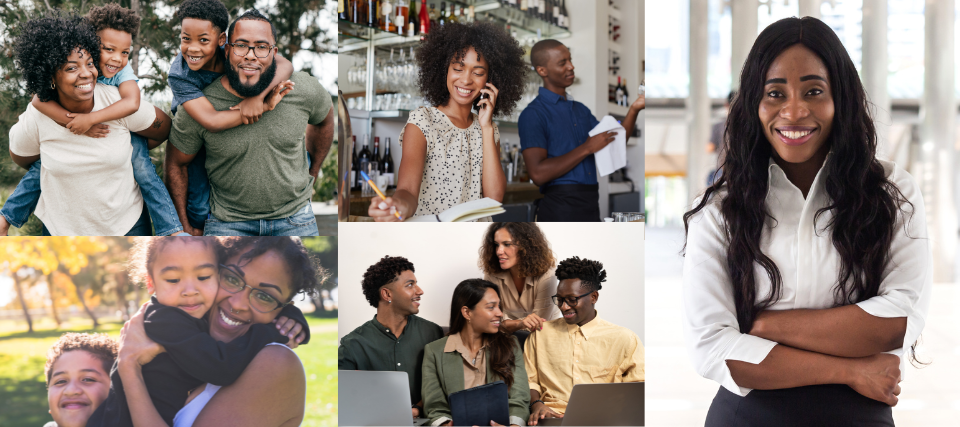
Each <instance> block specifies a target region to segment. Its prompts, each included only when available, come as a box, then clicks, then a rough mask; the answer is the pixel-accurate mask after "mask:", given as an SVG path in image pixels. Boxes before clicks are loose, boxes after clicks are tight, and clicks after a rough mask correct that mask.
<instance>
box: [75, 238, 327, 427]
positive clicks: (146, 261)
mask: <svg viewBox="0 0 960 427" xmlns="http://www.w3.org/2000/svg"><path fill="white" fill-rule="evenodd" d="M133 254H134V255H133V257H132V264H133V267H134V271H136V272H137V273H135V275H137V276H139V277H140V278H143V279H145V280H146V283H147V288H148V290H150V291H152V292H153V293H154V295H153V296H152V297H150V302H149V303H147V307H146V311H145V316H144V324H143V326H144V329H145V331H146V333H147V336H148V337H150V339H151V340H153V341H154V342H156V343H157V344H159V345H161V346H163V347H164V348H165V349H166V352H164V353H160V354H158V355H157V356H156V357H155V358H154V359H153V360H152V361H150V362H149V363H147V364H145V365H143V368H142V369H143V371H142V372H143V380H144V383H145V384H146V386H147V391H148V392H149V394H150V398H151V400H152V401H153V404H154V406H155V407H156V409H157V412H159V413H160V416H161V417H162V418H163V419H164V421H166V422H167V425H171V426H172V425H173V418H174V416H175V415H176V414H177V412H178V411H179V410H180V409H181V408H183V406H184V404H185V403H186V399H187V395H188V393H189V392H190V390H193V389H194V388H197V387H198V386H200V385H202V384H204V383H211V384H215V385H229V384H231V383H233V382H234V381H236V380H237V378H239V377H240V374H242V373H243V371H244V369H246V367H247V365H248V364H249V363H250V361H252V360H253V358H254V357H255V356H256V355H257V353H259V352H260V350H261V349H262V348H263V347H264V346H266V345H267V344H269V343H282V344H288V343H289V344H288V345H290V346H295V344H296V343H303V344H306V343H307V342H308V341H309V329H308V327H307V322H306V319H305V318H304V317H303V314H302V313H301V312H300V310H299V309H297V308H296V307H295V306H293V305H292V304H290V305H286V306H284V307H283V310H282V311H281V312H280V314H281V316H286V318H285V317H278V318H277V322H276V325H274V324H253V325H251V326H250V329H249V330H248V331H247V333H246V334H245V335H243V336H241V337H239V338H237V339H235V340H233V341H231V342H230V343H223V342H219V341H217V340H215V339H214V338H213V337H211V336H210V335H209V333H208V331H209V323H208V321H207V314H208V311H209V310H210V309H211V308H212V307H213V305H214V300H215V299H216V297H217V290H218V289H219V286H220V285H219V277H220V268H219V266H220V263H221V259H222V257H223V246H222V245H221V244H220V241H219V240H217V239H216V238H213V237H156V238H142V239H140V240H138V241H137V243H136V245H135V246H134V250H133ZM287 318H292V319H293V320H295V321H296V322H297V323H299V325H298V326H302V329H303V333H302V334H301V335H300V336H296V335H295V334H296V333H297V331H298V328H296V327H294V328H292V330H291V332H290V336H285V335H283V334H281V332H280V331H278V329H279V328H281V325H283V328H287V326H286V324H287V320H288V319H287ZM291 336H295V338H290V337H291ZM110 381H111V387H110V394H109V396H108V397H107V399H106V401H104V403H103V404H102V405H101V406H100V407H99V408H97V410H96V411H95V412H94V413H93V415H92V416H91V417H90V419H89V421H88V422H87V426H88V427H98V426H103V427H107V426H110V427H117V426H129V427H132V426H133V421H132V419H131V414H130V410H129V407H128V406H127V401H126V394H125V393H124V391H123V383H122V381H121V380H120V374H119V372H118V371H117V365H116V364H114V366H113V369H112V370H111V373H110Z"/></svg>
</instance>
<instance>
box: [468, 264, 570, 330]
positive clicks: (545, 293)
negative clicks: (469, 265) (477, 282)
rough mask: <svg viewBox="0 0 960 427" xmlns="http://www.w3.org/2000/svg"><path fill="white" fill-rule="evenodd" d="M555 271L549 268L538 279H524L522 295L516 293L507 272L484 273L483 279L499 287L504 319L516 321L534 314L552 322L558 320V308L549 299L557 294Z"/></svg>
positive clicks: (515, 288)
mask: <svg viewBox="0 0 960 427" xmlns="http://www.w3.org/2000/svg"><path fill="white" fill-rule="evenodd" d="M556 270H557V269H556V267H554V268H551V269H550V270H547V272H546V273H544V274H543V275H542V276H540V277H524V278H523V294H520V293H518V292H517V287H516V286H515V285H514V284H513V278H512V277H511V276H510V272H509V271H501V272H499V273H496V274H487V273H485V274H484V275H483V279H484V280H488V281H490V282H493V283H494V284H496V285H497V286H499V287H500V302H501V303H502V306H503V315H504V317H505V318H507V319H510V320H517V319H522V318H524V317H527V316H528V315H530V314H531V313H536V314H537V315H538V316H540V317H541V318H543V319H547V320H553V319H559V318H560V308H559V307H557V305H556V304H554V303H553V300H552V299H551V297H552V296H554V295H556V294H557V284H558V283H559V282H558V281H557V276H556Z"/></svg>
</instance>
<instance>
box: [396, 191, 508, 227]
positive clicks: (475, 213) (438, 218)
mask: <svg viewBox="0 0 960 427" xmlns="http://www.w3.org/2000/svg"><path fill="white" fill-rule="evenodd" d="M504 212H506V210H504V209H503V207H502V205H501V204H500V202H498V201H496V200H493V199H491V198H489V197H484V198H482V199H480V200H471V201H469V202H466V203H461V204H459V205H456V206H454V207H452V208H450V209H447V210H445V211H443V212H440V214H439V215H421V216H415V217H412V218H410V219H407V222H466V221H473V220H475V219H480V218H485V217H488V216H494V215H497V214H501V213H504Z"/></svg>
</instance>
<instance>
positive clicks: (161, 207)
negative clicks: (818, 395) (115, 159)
mask: <svg viewBox="0 0 960 427" xmlns="http://www.w3.org/2000/svg"><path fill="white" fill-rule="evenodd" d="M130 143H131V144H133V156H132V161H133V179H135V180H136V181H137V185H139V186H140V194H141V195H142V196H143V202H144V204H146V205H147V210H149V211H150V218H151V219H153V225H154V226H155V227H156V234H157V235H158V236H169V235H171V234H173V233H176V232H180V231H183V225H181V224H180V217H179V216H178V215H177V209H176V208H174V207H173V199H171V198H170V193H168V192H167V187H166V186H165V185H163V181H162V180H161V179H160V176H158V175H157V169H156V167H155V166H153V162H152V161H150V148H149V147H147V139H146V138H144V137H142V136H140V135H137V134H135V133H131V134H130ZM147 235H148V236H149V234H147Z"/></svg>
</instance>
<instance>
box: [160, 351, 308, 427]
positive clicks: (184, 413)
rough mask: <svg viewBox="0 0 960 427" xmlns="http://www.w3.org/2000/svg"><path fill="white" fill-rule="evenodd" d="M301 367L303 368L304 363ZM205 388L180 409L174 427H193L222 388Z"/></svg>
mask: <svg viewBox="0 0 960 427" xmlns="http://www.w3.org/2000/svg"><path fill="white" fill-rule="evenodd" d="M267 345H279V346H281V347H283V348H286V349H288V350H290V351H291V352H293V354H294V355H296V354H297V353H296V352H294V351H293V350H292V349H290V347H287V346H286V345H283V344H280V343H275V342H272V343H270V344H267ZM299 358H300V356H297V359H298V360H299ZM300 367H301V368H303V364H302V363H301V365H300ZM304 376H306V371H304ZM204 387H205V388H204V389H203V391H202V392H200V394H198V395H197V397H194V398H193V400H191V401H190V402H188V403H187V404H186V405H184V406H183V408H181V409H180V411H178V412H177V415H174V416H173V427H193V422H194V421H196V420H197V416H198V415H200V412H202V411H203V408H204V407H206V406H207V403H209V402H210V399H213V396H214V395H216V394H217V392H218V391H220V386H218V385H213V384H210V383H207V384H206V385H204ZM303 404H304V405H306V404H307V402H306V395H304V402H303Z"/></svg>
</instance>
